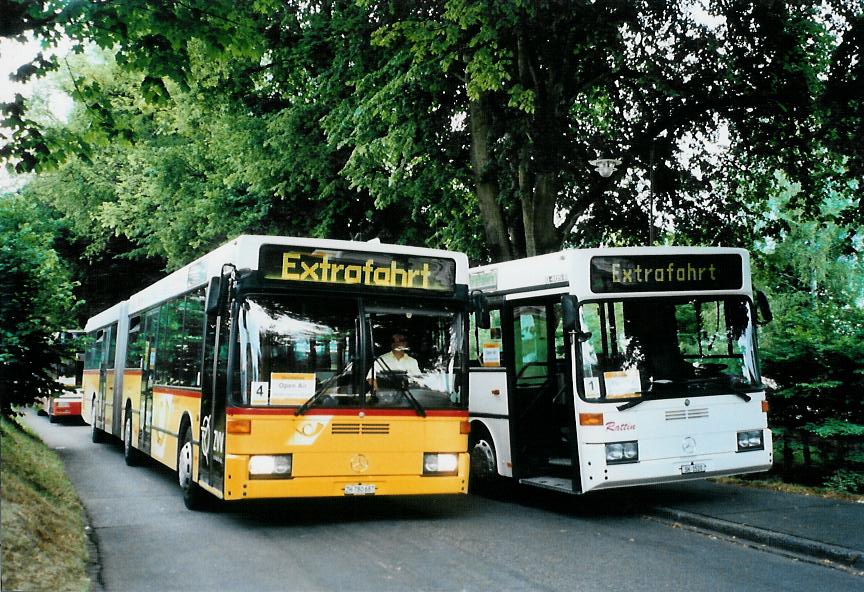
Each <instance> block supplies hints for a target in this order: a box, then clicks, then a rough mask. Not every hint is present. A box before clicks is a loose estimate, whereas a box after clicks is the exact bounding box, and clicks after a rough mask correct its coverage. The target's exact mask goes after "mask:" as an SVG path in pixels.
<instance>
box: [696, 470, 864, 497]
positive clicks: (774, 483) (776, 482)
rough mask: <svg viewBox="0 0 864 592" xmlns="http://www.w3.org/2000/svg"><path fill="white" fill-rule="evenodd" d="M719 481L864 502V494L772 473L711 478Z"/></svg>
mask: <svg viewBox="0 0 864 592" xmlns="http://www.w3.org/2000/svg"><path fill="white" fill-rule="evenodd" d="M711 480H712V481H715V482H717V483H727V484H731V485H740V486H742V487H755V488H757V489H769V490H771V491H782V492H784V493H797V494H798V495H812V496H814V497H824V498H827V499H837V500H843V501H847V502H856V503H859V504H862V503H864V495H858V494H855V493H847V492H845V491H837V490H834V489H829V488H826V487H812V486H809V485H799V484H797V483H786V482H784V481H782V480H781V479H780V478H772V477H771V476H770V475H769V476H766V477H763V478H753V477H714V478H712V479H711Z"/></svg>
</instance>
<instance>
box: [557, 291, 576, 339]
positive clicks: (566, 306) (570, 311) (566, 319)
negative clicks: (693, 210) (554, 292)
mask: <svg viewBox="0 0 864 592" xmlns="http://www.w3.org/2000/svg"><path fill="white" fill-rule="evenodd" d="M578 308H579V302H578V301H577V300H576V297H575V296H574V295H573V294H564V295H563V296H562V297H561V321H562V323H563V325H564V330H565V331H567V332H568V333H572V332H573V331H576V330H577V329H578V328H579V313H578V312H577V309H578Z"/></svg>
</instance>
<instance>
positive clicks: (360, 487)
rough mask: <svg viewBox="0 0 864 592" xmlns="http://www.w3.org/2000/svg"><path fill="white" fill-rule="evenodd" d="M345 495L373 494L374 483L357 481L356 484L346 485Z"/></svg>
mask: <svg viewBox="0 0 864 592" xmlns="http://www.w3.org/2000/svg"><path fill="white" fill-rule="evenodd" d="M345 495H375V484H374V483H359V484H357V485H346V486H345Z"/></svg>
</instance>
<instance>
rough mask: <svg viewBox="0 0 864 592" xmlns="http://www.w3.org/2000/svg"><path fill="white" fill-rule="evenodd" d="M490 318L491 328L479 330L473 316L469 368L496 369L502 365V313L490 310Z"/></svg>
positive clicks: (470, 332) (497, 310) (470, 333)
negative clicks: (483, 367)
mask: <svg viewBox="0 0 864 592" xmlns="http://www.w3.org/2000/svg"><path fill="white" fill-rule="evenodd" d="M489 318H490V320H491V324H490V327H489V328H488V329H478V328H477V326H476V325H475V324H474V315H471V328H470V331H469V340H470V341H469V348H468V356H469V358H468V360H469V366H471V367H472V368H476V367H479V366H485V367H488V368H494V367H497V366H500V365H501V350H502V341H501V311H500V310H499V309H492V310H490V311H489Z"/></svg>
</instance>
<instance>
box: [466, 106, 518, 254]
mask: <svg viewBox="0 0 864 592" xmlns="http://www.w3.org/2000/svg"><path fill="white" fill-rule="evenodd" d="M469 119H470V129H471V164H472V165H473V169H474V182H475V185H476V191H477V203H478V205H479V207H480V216H481V218H482V219H483V229H484V231H485V234H486V241H487V242H488V244H489V250H490V251H491V252H492V259H493V261H508V260H510V259H513V249H512V246H511V244H510V237H509V236H508V235H507V225H506V224H505V221H504V213H503V211H502V210H501V206H500V205H499V204H498V178H497V176H496V174H495V171H494V170H492V169H493V167H494V163H493V162H492V155H491V151H490V147H489V138H490V137H491V131H492V117H491V114H490V112H489V106H488V103H487V102H486V101H484V100H483V99H482V98H481V99H480V100H479V101H471V103H470V105H469Z"/></svg>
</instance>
